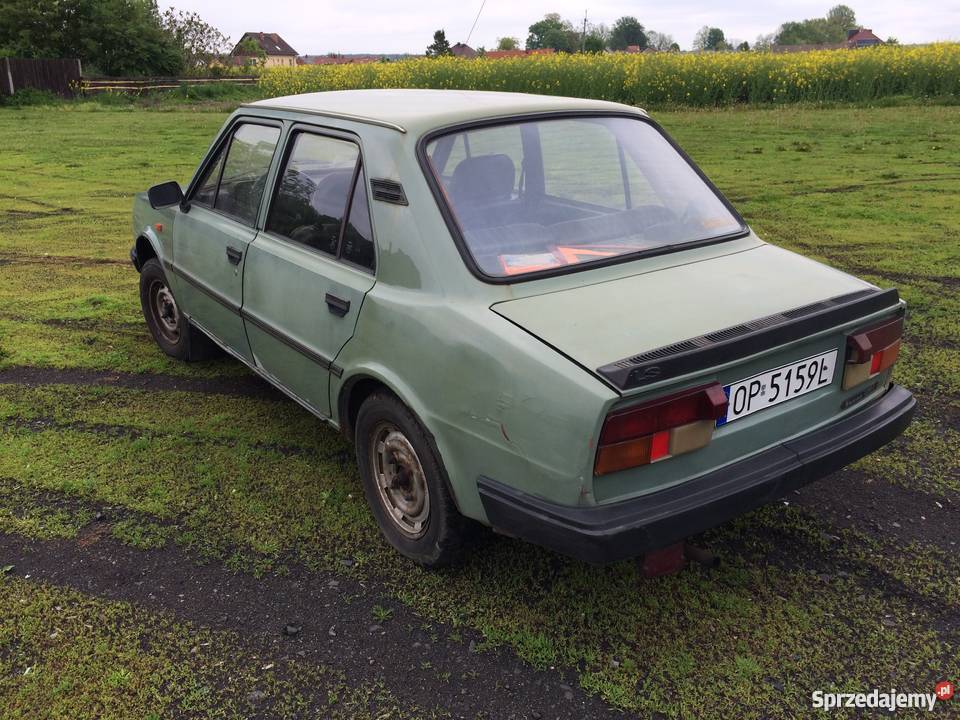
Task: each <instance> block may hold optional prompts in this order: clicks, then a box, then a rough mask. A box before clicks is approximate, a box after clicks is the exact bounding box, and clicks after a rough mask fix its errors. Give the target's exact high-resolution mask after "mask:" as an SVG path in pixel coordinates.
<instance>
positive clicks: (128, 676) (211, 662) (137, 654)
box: [0, 575, 434, 720]
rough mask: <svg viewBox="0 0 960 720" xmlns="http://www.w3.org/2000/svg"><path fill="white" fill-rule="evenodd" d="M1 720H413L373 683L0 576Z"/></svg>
mask: <svg viewBox="0 0 960 720" xmlns="http://www.w3.org/2000/svg"><path fill="white" fill-rule="evenodd" d="M0 606H2V607H3V608H4V613H3V616H2V618H0V696H2V697H3V698H4V702H3V706H2V707H0V718H5V719H6V718H11V719H12V718H36V717H44V718H49V719H50V720H61V719H63V720H68V719H70V720H72V719H73V718H82V717H89V718H93V717H96V718H100V719H101V720H119V719H121V718H134V717H136V718H144V719H148V718H150V719H156V720H159V718H164V717H196V718H232V717H250V715H251V714H252V713H254V712H257V713H262V714H261V715H258V716H259V717H277V718H297V717H306V716H307V715H308V714H309V715H310V716H311V717H321V716H322V717H330V718H342V719H346V718H357V719H358V720H359V719H361V718H370V719H371V720H372V719H373V718H377V719H378V720H379V719H380V718H397V719H400V718H413V717H418V718H419V717H427V716H434V713H432V712H430V711H426V710H423V709H417V708H409V707H404V706H403V704H402V703H401V702H400V701H399V700H398V699H397V698H394V697H392V696H391V695H390V693H389V692H387V691H386V690H384V689H383V688H382V687H378V686H377V685H375V684H370V685H361V686H359V687H358V686H351V685H350V684H349V683H348V682H347V681H346V680H345V679H344V677H343V676H342V675H341V674H340V673H339V672H337V670H336V669H333V668H329V667H326V666H323V665H317V664H314V663H311V662H309V661H305V660H298V659H297V658H290V657H286V656H283V657H281V656H280V651H279V650H275V652H276V655H277V656H276V657H271V656H269V655H267V656H264V655H261V656H260V657H259V658H258V657H257V656H256V655H254V653H255V652H256V650H255V649H254V648H251V647H248V646H247V645H245V643H244V641H243V639H242V638H240V637H238V636H237V635H236V634H234V633H229V632H222V631H212V630H208V629H205V628H201V627H197V626H194V625H190V624H187V623H181V622H177V621H176V620H174V619H173V618H172V617H170V616H167V615H166V614H163V613H152V612H146V611H144V610H141V609H139V608H137V607H135V606H132V605H130V604H128V603H122V602H107V601H103V600H99V599H97V598H94V597H90V596H88V595H84V594H82V593H79V592H76V591H73V590H65V589H63V588H58V587H56V586H52V585H47V584H38V583H32V582H29V581H26V580H23V579H20V578H15V577H3V576H2V575H0Z"/></svg>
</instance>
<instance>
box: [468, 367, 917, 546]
mask: <svg viewBox="0 0 960 720" xmlns="http://www.w3.org/2000/svg"><path fill="white" fill-rule="evenodd" d="M915 407H916V400H915V399H914V397H913V395H912V394H911V393H910V392H909V391H908V390H906V389H904V388H902V387H900V386H899V385H891V386H890V388H889V389H888V390H887V392H886V393H885V394H884V395H883V396H882V397H881V398H880V399H878V400H876V401H875V402H873V403H871V404H870V405H869V406H867V407H865V408H863V409H862V410H860V411H858V412H856V413H854V414H852V415H850V416H848V417H845V418H843V419H841V420H838V421H836V422H833V423H831V424H829V425H827V426H825V427H823V428H820V429H819V430H815V431H814V432H811V433H808V434H807V435H803V436H801V437H799V438H796V439H794V440H791V441H789V442H785V443H782V444H780V445H777V446H775V447H772V448H769V449H767V450H764V451H763V452H760V453H757V454H756V455H753V456H751V457H749V458H746V459H745V460H741V461H739V462H736V463H734V464H732V465H728V466H727V467H724V468H722V469H720V470H716V471H713V472H711V473H708V474H706V475H701V476H700V477H698V478H695V479H693V480H690V481H688V482H684V483H680V484H679V485H675V486H673V487H669V488H666V489H664V490H660V491H657V492H654V493H650V494H649V495H644V496H642V497H638V498H634V499H631V500H625V501H623V502H617V503H611V504H609V505H593V506H586V507H570V506H565V505H557V504H554V503H551V502H548V501H546V500H543V499H541V498H538V497H534V496H532V495H527V494H525V493H522V492H520V491H518V490H515V489H514V488H512V487H510V486H508V485H504V484H503V483H501V482H497V481H496V480H491V479H490V478H486V477H481V478H480V479H479V481H478V486H479V491H480V498H481V500H482V502H483V507H484V510H485V511H486V513H487V519H488V520H489V522H490V524H491V525H492V526H493V527H494V528H495V529H497V530H500V531H501V532H504V533H506V534H508V535H513V536H515V537H519V538H522V539H524V540H527V541H529V542H532V543H536V544H537V545H542V546H544V547H547V548H550V549H552V550H555V551H557V552H560V553H563V554H564V555H569V556H571V557H574V558H577V559H579V560H584V561H586V562H591V563H607V562H615V561H618V560H625V559H627V558H631V557H636V556H638V555H642V554H643V553H645V552H648V551H650V550H656V549H658V548H663V547H667V546H668V545H672V544H673V543H675V542H678V541H680V540H682V539H684V538H686V537H689V536H690V535H695V534H697V533H699V532H703V531H704V530H708V529H710V528H712V527H715V526H717V525H720V524H721V523H724V522H726V521H727V520H730V519H731V518H734V517H736V516H737V515H741V514H742V513H745V512H747V511H749V510H752V509H754V508H757V507H760V506H761V505H765V504H767V503H769V502H772V501H773V500H776V499H777V498H780V497H783V496H784V495H785V494H787V493H788V492H790V491H791V490H795V489H796V488H799V487H802V486H803V485H806V484H808V483H810V482H813V481H814V480H818V479H820V478H822V477H824V476H826V475H829V474H830V473H832V472H834V471H836V470H839V469H840V468H842V467H843V466H845V465H848V464H849V463H851V462H853V461H855V460H858V459H859V458H861V457H863V456H864V455H867V454H869V453H871V452H873V451H874V450H876V449H877V448H879V447H881V446H883V445H885V444H886V443H888V442H890V441H891V440H892V439H893V438H895V437H896V436H897V435H899V434H900V433H902V432H903V431H904V429H905V428H906V427H907V425H909V424H910V420H911V418H912V417H913V413H914V409H915Z"/></svg>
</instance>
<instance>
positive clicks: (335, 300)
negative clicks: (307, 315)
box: [326, 293, 350, 317]
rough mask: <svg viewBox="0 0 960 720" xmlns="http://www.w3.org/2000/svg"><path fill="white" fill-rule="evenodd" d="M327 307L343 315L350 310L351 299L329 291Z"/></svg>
mask: <svg viewBox="0 0 960 720" xmlns="http://www.w3.org/2000/svg"><path fill="white" fill-rule="evenodd" d="M326 301H327V309H328V310H329V311H330V312H332V313H333V314H334V315H336V316H337V317H343V316H344V315H346V314H347V313H348V312H350V301H349V300H344V299H343V298H339V297H337V296H336V295H331V294H330V293H327V297H326Z"/></svg>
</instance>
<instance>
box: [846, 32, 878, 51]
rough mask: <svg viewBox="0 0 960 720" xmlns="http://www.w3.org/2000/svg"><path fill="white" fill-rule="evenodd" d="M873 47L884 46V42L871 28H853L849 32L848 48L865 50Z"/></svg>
mask: <svg viewBox="0 0 960 720" xmlns="http://www.w3.org/2000/svg"><path fill="white" fill-rule="evenodd" d="M873 45H883V40H881V39H880V38H878V37H877V36H876V35H874V34H873V30H870V29H869V28H852V29H850V30H847V47H849V48H863V47H871V46H873Z"/></svg>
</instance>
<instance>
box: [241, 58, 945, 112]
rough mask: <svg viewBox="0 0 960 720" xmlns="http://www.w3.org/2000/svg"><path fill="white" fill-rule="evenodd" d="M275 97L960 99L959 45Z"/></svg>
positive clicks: (432, 63) (427, 80) (595, 62)
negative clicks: (455, 93) (427, 92)
mask: <svg viewBox="0 0 960 720" xmlns="http://www.w3.org/2000/svg"><path fill="white" fill-rule="evenodd" d="M260 88H261V90H262V91H264V92H265V93H266V94H268V95H271V96H278V95H293V94H296V93H303V92H313V91H318V90H345V89H351V88H454V89H463V90H504V91H510V92H529V93H543V94H549V95H568V96H574V97H590V98H598V99H602V100H614V101H616V102H622V103H626V104H629V105H640V106H644V105H651V106H656V105H689V106H715V105H730V104H734V103H788V102H823V101H840V102H843V101H865V100H873V99H877V98H883V97H889V96H894V95H908V96H913V97H917V98H922V97H942V96H958V95H960V44H958V43H937V44H933V45H922V46H908V47H901V46H895V45H894V46H880V47H874V48H865V49H861V50H815V51H811V52H802V53H784V54H773V53H767V52H725V53H697V54H695V53H651V54H640V55H629V54H621V53H617V54H609V55H589V54H579V55H566V54H557V55H540V56H530V57H521V58H509V59H502V60H485V59H476V60H464V59H460V58H454V57H443V58H436V59H433V58H419V59H413V60H402V61H398V62H380V63H364V64H349V65H302V66H299V67H294V68H271V69H267V70H264V71H263V73H262V75H261V78H260Z"/></svg>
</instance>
